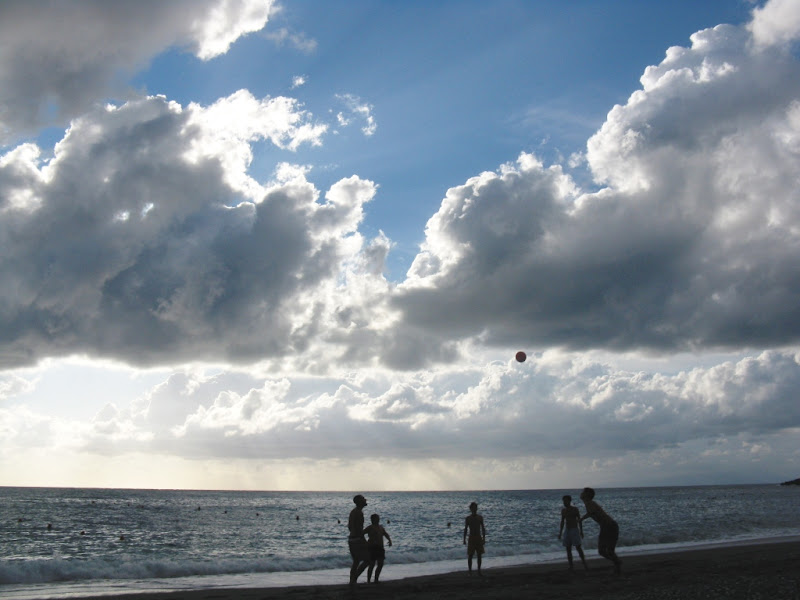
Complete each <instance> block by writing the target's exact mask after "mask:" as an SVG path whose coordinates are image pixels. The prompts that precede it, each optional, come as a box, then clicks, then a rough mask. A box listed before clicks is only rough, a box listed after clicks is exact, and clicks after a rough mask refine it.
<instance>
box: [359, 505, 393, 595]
mask: <svg viewBox="0 0 800 600" xmlns="http://www.w3.org/2000/svg"><path fill="white" fill-rule="evenodd" d="M380 520H381V518H380V515H372V516H370V521H371V522H372V523H371V524H370V525H368V526H367V527H366V528H365V529H364V533H365V534H366V535H367V536H368V538H369V540H368V541H367V547H368V548H369V569H367V583H369V582H370V581H372V570H373V569H375V583H378V579H379V578H380V576H381V571H382V570H383V561H384V559H385V558H386V548H384V547H383V538H386V539H387V540H389V545H390V546H391V545H392V538H390V537H389V534H388V533H387V532H386V530H385V529H384V528H383V526H382V525H381V524H380ZM376 565H377V568H375V566H376Z"/></svg>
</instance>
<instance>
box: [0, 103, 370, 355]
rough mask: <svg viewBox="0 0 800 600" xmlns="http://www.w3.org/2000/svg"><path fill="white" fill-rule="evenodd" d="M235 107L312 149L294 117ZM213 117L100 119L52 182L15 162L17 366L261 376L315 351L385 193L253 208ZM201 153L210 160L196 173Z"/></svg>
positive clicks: (83, 123) (10, 229)
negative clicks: (221, 364)
mask: <svg viewBox="0 0 800 600" xmlns="http://www.w3.org/2000/svg"><path fill="white" fill-rule="evenodd" d="M235 96H236V98H237V100H238V101H242V100H244V101H247V102H249V103H250V104H253V105H256V106H258V107H259V108H260V109H262V110H263V112H264V113H265V115H264V120H265V121H266V122H267V125H266V126H267V127H272V125H271V121H270V118H269V117H270V115H273V114H274V115H275V116H276V117H277V118H278V120H279V121H280V122H288V123H290V124H289V125H287V127H286V130H285V131H283V132H281V136H279V137H281V138H284V137H286V138H287V140H286V143H287V144H291V143H293V142H291V141H289V139H288V138H291V137H292V136H293V135H297V136H300V137H303V138H304V139H305V137H306V136H307V135H308V131H309V130H308V129H307V128H306V127H305V125H304V124H306V123H307V116H305V115H304V114H303V113H301V112H297V113H294V112H292V111H293V109H294V107H293V105H292V104H291V103H285V102H283V103H268V102H265V103H263V104H260V105H259V104H258V103H257V102H256V101H255V100H254V99H252V98H251V97H249V96H242V95H241V94H237V95H235ZM222 106H225V105H224V103H223V104H222ZM237 106H238V105H237ZM239 108H240V107H239ZM218 112H219V107H217V112H215V113H214V115H215V116H218ZM203 114H204V113H203V109H201V108H200V107H196V106H195V107H192V108H191V109H190V110H182V109H181V108H180V107H178V106H176V105H174V104H169V103H167V102H166V101H165V100H163V99H160V98H149V99H146V100H140V101H137V102H131V103H128V104H126V105H124V106H123V107H121V108H110V109H98V110H96V111H94V112H93V113H90V114H89V115H87V116H85V117H83V118H81V119H79V120H77V121H75V122H73V124H72V127H71V128H70V130H69V132H68V133H67V135H66V137H65V138H64V140H62V142H60V143H59V145H58V148H57V152H56V156H55V158H54V159H53V160H52V161H51V162H50V163H49V164H47V165H45V166H43V167H42V168H41V169H40V168H39V165H38V164H37V162H36V152H35V151H34V147H32V146H27V147H23V148H26V149H27V151H25V152H23V151H21V150H18V151H16V152H15V153H13V154H11V155H9V156H7V157H5V158H4V160H3V162H0V197H5V198H9V199H10V200H9V201H8V202H7V204H6V206H5V207H4V212H3V214H2V216H3V218H2V220H0V242H2V247H3V249H4V252H3V255H2V257H0V276H2V280H3V282H4V286H3V289H2V290H0V299H2V305H1V306H2V310H0V342H1V343H2V348H3V351H2V363H3V364H4V365H6V366H8V365H13V364H21V363H24V362H26V361H33V360H35V359H36V358H37V357H42V356H47V355H60V354H71V353H76V352H78V353H87V354H90V355H103V356H113V357H117V358H119V359H122V360H125V361H128V362H131V363H137V364H152V363H155V362H159V361H160V362H168V363H176V362H181V361H184V360H194V359H198V358H219V357H223V358H226V359H228V360H234V361H235V360H240V359H241V360H256V359H259V358H263V357H268V356H273V355H282V354H284V353H286V352H291V351H292V349H293V348H297V347H299V346H303V345H304V344H307V339H308V336H311V335H313V333H314V332H313V327H312V325H313V324H314V323H315V321H316V320H317V319H320V318H322V315H321V314H319V311H318V310H317V312H315V309H314V306H315V303H318V302H317V299H316V296H315V295H316V294H320V293H321V292H320V290H321V289H324V287H325V285H326V284H330V285H334V284H335V280H336V278H337V277H338V276H339V275H340V269H341V267H340V263H341V262H342V261H343V260H344V259H345V258H348V257H350V256H351V254H352V253H353V251H354V249H355V251H356V252H357V250H358V249H359V245H358V243H354V241H353V240H354V238H353V237H352V234H353V232H354V230H355V228H356V227H357V224H358V222H359V221H360V219H361V206H362V204H363V203H364V202H366V201H368V200H369V199H370V198H371V197H372V193H373V186H372V184H370V183H369V182H363V181H361V180H359V179H358V178H351V179H350V180H345V181H342V182H340V183H339V184H337V185H336V186H334V188H332V190H331V191H330V192H329V194H328V198H327V201H326V202H324V203H321V202H317V199H316V191H315V190H314V189H313V187H311V186H310V185H308V184H306V183H305V182H304V181H303V180H297V179H295V180H293V181H292V182H290V183H287V184H285V185H276V186H273V187H272V188H270V189H268V190H266V191H264V192H263V197H262V198H259V199H257V200H256V201H251V200H250V199H249V198H248V197H247V196H246V195H245V194H244V192H243V191H242V190H239V189H235V188H233V187H231V186H230V185H229V184H228V183H227V180H228V179H229V178H230V176H232V175H231V173H233V176H234V178H235V175H236V172H235V169H233V171H231V170H230V169H231V167H230V165H228V164H227V163H226V162H225V156H226V150H227V149H228V147H229V146H230V144H232V143H234V142H231V140H230V139H228V137H229V135H230V132H226V136H228V137H226V138H225V139H224V140H223V141H222V142H220V140H217V139H215V138H214V131H213V130H212V129H210V127H211V125H209V123H207V122H204V121H203ZM288 117H291V118H288ZM273 133H274V132H273V131H272V129H269V131H268V132H266V133H264V134H262V135H267V134H270V135H272V134H273ZM198 143H199V144H201V145H202V147H203V149H204V153H205V154H204V155H203V156H201V157H199V158H191V159H190V158H188V156H189V155H191V154H192V151H193V149H194V148H195V146H196V145H197V144H198ZM215 145H219V147H216V146H215ZM245 147H246V144H245ZM20 190H24V191H25V193H24V194H23V193H21V192H20ZM356 242H357V240H356ZM318 304H319V306H322V305H323V304H324V302H319V303H318ZM306 312H308V314H306ZM301 325H302V327H301Z"/></svg>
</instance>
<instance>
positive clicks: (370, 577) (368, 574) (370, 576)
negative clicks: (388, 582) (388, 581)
mask: <svg viewBox="0 0 800 600" xmlns="http://www.w3.org/2000/svg"><path fill="white" fill-rule="evenodd" d="M373 567H375V562H374V561H370V563H369V568H368V569H367V583H369V582H370V581H372V569H373ZM377 580H378V574H377V573H376V574H375V581H377Z"/></svg>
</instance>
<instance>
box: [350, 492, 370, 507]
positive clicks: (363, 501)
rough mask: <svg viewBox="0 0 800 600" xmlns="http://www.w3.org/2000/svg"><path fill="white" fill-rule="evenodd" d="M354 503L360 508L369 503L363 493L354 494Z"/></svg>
mask: <svg viewBox="0 0 800 600" xmlns="http://www.w3.org/2000/svg"><path fill="white" fill-rule="evenodd" d="M353 503H354V504H355V505H356V506H357V507H358V508H363V507H365V506H366V505H367V499H366V498H364V496H362V495H361V494H356V495H355V496H353Z"/></svg>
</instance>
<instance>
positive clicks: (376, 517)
mask: <svg viewBox="0 0 800 600" xmlns="http://www.w3.org/2000/svg"><path fill="white" fill-rule="evenodd" d="M369 520H370V521H372V524H373V525H377V524H378V522H379V521H380V520H381V517H380V515H378V514H374V515H370V517H369Z"/></svg>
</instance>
